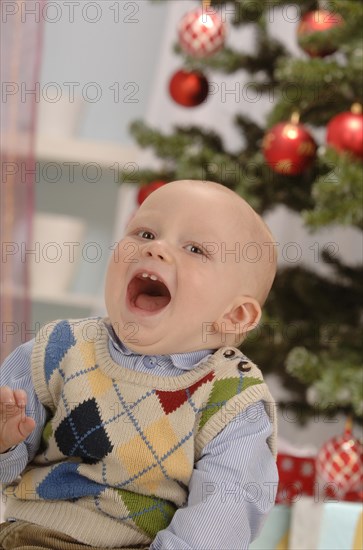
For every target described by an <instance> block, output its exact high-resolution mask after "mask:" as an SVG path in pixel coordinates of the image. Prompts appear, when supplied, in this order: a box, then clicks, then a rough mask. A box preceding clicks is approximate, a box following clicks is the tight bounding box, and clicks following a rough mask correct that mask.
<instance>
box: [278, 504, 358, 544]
mask: <svg viewBox="0 0 363 550" xmlns="http://www.w3.org/2000/svg"><path fill="white" fill-rule="evenodd" d="M289 548H291V549H293V550H306V549H307V548H314V549H315V550H362V548H363V507H362V504H361V503H352V502H326V503H323V502H316V499H313V498H308V497H302V498H301V499H300V500H299V501H298V502H295V504H294V505H293V506H292V507H291V525H290V535H289Z"/></svg>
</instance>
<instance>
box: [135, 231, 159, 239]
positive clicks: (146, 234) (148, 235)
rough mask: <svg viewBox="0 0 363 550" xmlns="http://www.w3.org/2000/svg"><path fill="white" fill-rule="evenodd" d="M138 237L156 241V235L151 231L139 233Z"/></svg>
mask: <svg viewBox="0 0 363 550" xmlns="http://www.w3.org/2000/svg"><path fill="white" fill-rule="evenodd" d="M137 236H138V237H141V238H142V239H150V240H152V239H155V235H154V233H151V231H145V230H144V229H143V230H142V231H139V232H138V233H137Z"/></svg>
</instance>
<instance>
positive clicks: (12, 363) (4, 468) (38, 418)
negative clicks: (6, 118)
mask: <svg viewBox="0 0 363 550" xmlns="http://www.w3.org/2000/svg"><path fill="white" fill-rule="evenodd" d="M33 346H34V339H33V340H30V341H29V342H27V343H26V344H23V345H21V346H19V347H18V348H17V349H16V350H15V351H14V352H13V353H12V354H11V355H9V357H8V358H7V359H5V361H4V363H3V365H2V366H1V368H0V385H1V386H9V387H10V388H12V389H22V390H25V391H26V393H27V396H28V401H27V406H26V409H25V410H26V414H27V415H28V416H31V417H32V418H34V420H35V422H36V427H35V428H34V430H33V431H32V433H31V434H30V435H29V436H28V437H27V439H26V440H25V441H23V442H22V443H19V445H17V446H16V447H14V448H12V449H11V450H9V451H8V452H7V453H2V454H0V482H1V483H11V482H12V481H13V480H14V479H16V478H17V477H18V475H20V474H21V472H22V471H23V470H24V468H25V467H26V465H27V464H28V462H30V461H31V460H32V459H33V458H34V456H35V454H36V452H37V450H38V448H39V444H40V440H41V437H42V432H43V427H44V424H45V422H46V419H47V411H46V409H45V407H44V406H43V405H42V404H41V403H40V401H39V399H38V397H37V395H36V393H35V390H34V387H33V382H32V378H31V370H30V365H31V354H32V351H33Z"/></svg>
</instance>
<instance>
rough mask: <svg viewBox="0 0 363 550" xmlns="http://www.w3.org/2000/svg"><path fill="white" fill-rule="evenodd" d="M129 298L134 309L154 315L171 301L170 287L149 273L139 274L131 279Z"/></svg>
mask: <svg viewBox="0 0 363 550" xmlns="http://www.w3.org/2000/svg"><path fill="white" fill-rule="evenodd" d="M127 296H128V300H129V303H130V305H131V306H132V307H133V308H138V309H139V310H143V311H148V312H152V313H155V312H158V311H161V310H162V309H163V308H164V307H166V306H167V305H168V304H169V302H170V300H171V295H170V292H169V289H168V287H167V286H166V285H165V284H164V283H163V282H162V281H160V280H159V279H158V278H157V276H156V275H152V274H149V273H139V274H137V275H135V277H133V278H132V279H131V281H130V283H129V285H128V287H127Z"/></svg>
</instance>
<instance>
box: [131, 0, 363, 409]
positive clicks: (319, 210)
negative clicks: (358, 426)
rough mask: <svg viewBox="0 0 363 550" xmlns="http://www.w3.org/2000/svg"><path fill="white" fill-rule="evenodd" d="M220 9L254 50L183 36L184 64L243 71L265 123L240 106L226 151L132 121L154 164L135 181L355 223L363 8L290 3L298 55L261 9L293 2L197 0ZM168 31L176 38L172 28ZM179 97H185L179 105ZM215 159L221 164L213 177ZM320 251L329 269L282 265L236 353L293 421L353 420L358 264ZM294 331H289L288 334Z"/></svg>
mask: <svg viewBox="0 0 363 550" xmlns="http://www.w3.org/2000/svg"><path fill="white" fill-rule="evenodd" d="M226 6H228V13H232V14H233V21H232V25H234V26H235V27H236V28H237V29H238V28H241V29H242V28H243V26H244V25H249V26H253V27H254V29H255V34H254V36H255V48H254V53H253V54H243V53H241V51H235V50H233V49H232V48H231V47H229V46H227V45H224V47H223V48H221V49H219V51H216V52H215V53H213V55H209V56H200V55H199V54H198V52H191V51H188V48H187V47H186V45H185V44H184V45H183V37H181V38H180V37H179V44H177V45H176V51H177V52H178V53H180V55H181V56H182V60H183V64H184V67H185V71H187V72H189V73H191V74H192V75H193V76H194V77H195V76H196V75H197V76H198V75H200V72H201V71H202V72H203V71H206V70H208V74H212V73H213V72H217V71H218V72H222V73H228V74H231V73H234V72H236V71H238V70H240V69H244V70H245V71H247V72H248V73H249V75H250V85H251V86H253V89H254V90H255V92H256V93H260V94H271V93H272V92H273V98H274V101H273V103H272V109H271V111H270V112H269V114H268V116H267V119H266V121H265V125H264V126H260V125H258V124H257V123H256V122H255V121H253V120H252V119H251V118H249V117H247V116H242V115H241V114H240V113H237V114H236V116H235V121H234V122H235V124H236V126H237V128H238V129H239V132H240V134H241V147H240V150H239V151H238V152H237V153H236V152H233V153H231V152H230V151H228V150H226V148H225V147H224V144H223V140H222V139H221V137H220V136H219V135H218V134H217V133H215V132H211V131H210V129H208V128H207V127H206V128H202V127H196V126H188V127H186V126H184V127H181V126H178V127H175V129H174V132H173V133H171V134H168V135H166V134H163V133H162V132H160V131H158V129H157V128H151V127H148V126H147V125H146V124H145V123H144V122H142V121H135V122H134V123H133V124H132V127H131V132H132V135H133V136H134V138H135V139H136V141H137V142H138V144H139V145H140V146H141V147H150V148H151V149H152V150H153V151H154V153H155V154H156V155H157V156H158V157H159V158H160V159H162V165H161V168H160V169H158V170H157V171H155V170H147V169H144V170H141V171H139V172H138V174H137V182H138V183H140V182H141V183H142V184H150V182H153V181H155V180H162V181H165V182H168V181H173V180H177V179H204V180H212V181H219V182H220V183H222V184H224V185H226V186H227V187H229V188H231V189H233V190H235V191H236V192H237V193H239V194H240V195H241V196H242V197H244V198H245V199H246V200H247V201H249V202H250V204H252V206H253V207H254V208H255V209H256V210H257V211H258V212H259V213H260V214H261V215H264V214H266V213H267V212H269V211H271V210H272V209H273V208H274V207H276V206H277V205H279V204H283V205H285V206H286V207H287V208H289V209H290V210H292V211H294V212H296V213H298V214H299V216H301V218H302V220H303V222H304V224H305V227H307V228H308V229H310V230H311V231H312V232H313V231H315V230H318V229H319V228H324V227H331V226H334V225H343V226H350V227H356V228H359V229H360V230H362V203H363V189H362V182H363V164H362V158H363V152H362V115H361V104H362V96H363V86H362V84H363V82H362V81H363V71H362V60H363V41H362V33H361V29H362V28H363V7H362V3H361V2H359V1H358V2H357V1H356V0H335V1H334V2H333V3H332V2H329V3H324V2H317V1H315V0H295V2H294V6H295V8H296V9H298V10H299V11H300V24H299V25H298V33H297V40H298V41H299V45H300V47H301V49H302V50H304V52H306V53H305V54H304V57H294V56H293V55H291V53H290V52H289V51H287V49H286V48H285V46H284V45H283V43H282V42H279V41H278V40H277V39H276V38H272V37H271V35H270V34H269V27H268V20H269V10H271V9H274V8H280V9H284V8H286V7H288V6H290V7H291V2H286V1H283V0H269V1H268V2H258V1H257V0H256V1H255V2H250V1H245V0H240V1H236V2H233V1H227V2H226V1H223V0H214V1H211V2H204V3H203V7H202V6H201V5H199V6H198V3H197V2H196V9H197V8H198V7H199V8H201V9H203V10H204V11H205V12H206V14H208V10H209V13H210V14H211V15H212V14H216V16H217V17H218V16H219V17H220V19H221V13H222V10H223V8H225V7H226ZM231 8H232V9H231ZM226 13H227V10H226ZM175 36H176V42H177V39H178V31H177V29H176V31H175ZM184 38H185V37H184ZM180 44H181V45H180ZM186 51H187V53H186ZM181 76H183V75H181ZM202 76H203V75H201V76H200V79H201V78H202ZM179 77H180V75H178V78H179ZM202 84H203V86H204V88H203V86H202V95H201V98H202V99H203V94H204V96H205V93H204V91H205V82H202ZM178 89H180V87H179V88H178V87H176V90H178ZM203 90H204V91H203ZM292 90H294V93H292ZM289 92H291V93H289ZM171 93H172V89H171ZM172 95H173V93H172ZM178 99H179V102H180V103H181V104H182V101H185V98H180V97H179V98H176V100H178ZM189 99H190V98H187V101H188V100H189ZM197 102H198V99H197ZM184 104H185V103H184ZM236 112H237V108H236ZM326 128H328V140H327V141H326V140H325V136H324V137H323V138H322V139H316V138H315V139H314V138H313V137H312V136H313V135H314V129H320V130H321V129H324V133H325V130H326ZM306 132H307V133H306ZM317 133H318V134H319V132H317ZM321 133H322V132H321V131H320V135H321ZM291 143H293V144H295V149H294V151H293V152H292V151H291V150H290V145H291ZM216 165H217V166H218V165H219V166H224V167H225V169H224V170H223V171H220V172H219V174H218V178H216V173H215V166H216ZM125 180H126V181H130V174H121V181H125ZM316 253H317V254H319V259H320V261H323V262H325V263H326V264H329V266H330V268H331V269H330V273H332V275H329V276H325V275H324V276H323V275H321V274H318V273H316V272H315V271H313V270H311V269H307V268H305V267H303V266H302V265H297V266H293V267H291V266H289V267H284V268H282V269H279V271H278V274H277V277H276V281H275V284H274V287H273V290H272V292H271V294H270V297H269V299H268V301H267V302H266V304H265V308H264V317H263V321H262V324H261V326H260V328H259V332H258V338H256V337H253V333H252V334H251V337H250V338H248V339H247V340H246V341H245V342H244V344H243V350H244V352H245V353H246V354H247V355H249V356H250V357H252V358H253V360H254V361H255V362H256V363H258V364H261V365H263V368H264V370H265V371H267V372H273V373H276V374H277V375H278V376H281V378H282V383H283V385H284V386H285V387H286V388H288V389H289V390H290V391H291V392H292V393H291V395H292V397H291V402H293V403H294V404H295V406H296V407H297V408H298V409H299V418H300V419H304V418H308V417H309V415H310V414H312V413H313V412H316V407H317V403H319V407H321V409H322V410H324V411H325V413H326V412H328V413H329V414H331V415H335V414H337V413H340V412H344V413H345V414H349V415H351V416H353V418H354V419H356V420H358V419H361V418H362V417H363V379H362V368H361V366H362V365H361V358H362V338H361V332H362V321H363V315H362V314H363V311H362V285H361V281H362V275H363V273H362V272H363V269H362V266H360V265H355V266H351V265H349V266H348V265H345V264H344V262H343V261H342V259H341V257H340V256H339V253H336V251H335V250H334V249H332V250H329V248H327V249H325V250H323V251H321V250H316ZM291 327H294V331H293V332H294V335H293V337H289V338H286V334H287V332H288V331H289V329H291ZM282 366H284V368H282ZM291 402H289V404H288V405H289V407H291ZM280 406H281V407H284V406H286V403H285V404H284V403H280ZM302 412H303V414H302Z"/></svg>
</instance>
